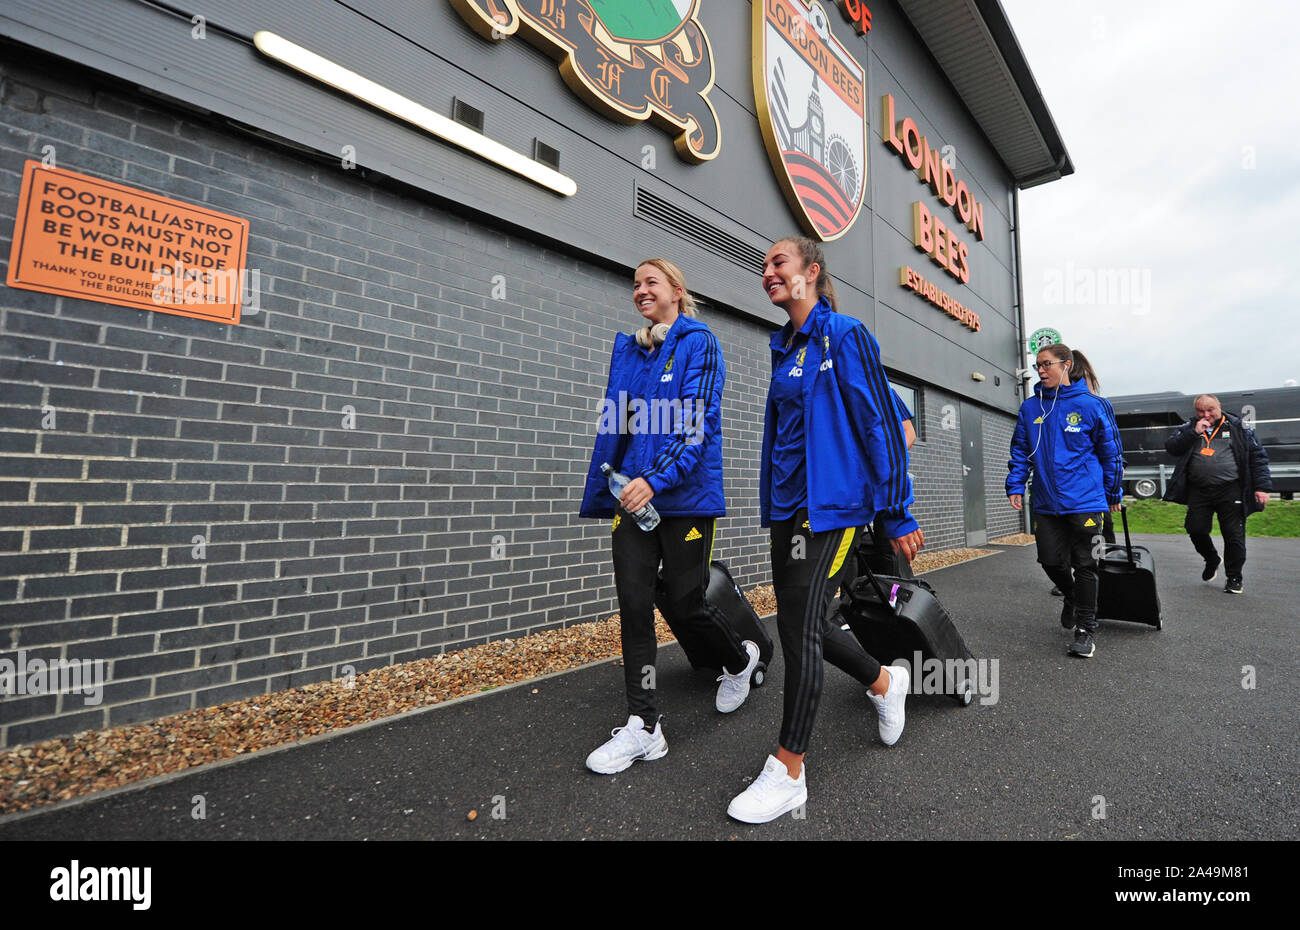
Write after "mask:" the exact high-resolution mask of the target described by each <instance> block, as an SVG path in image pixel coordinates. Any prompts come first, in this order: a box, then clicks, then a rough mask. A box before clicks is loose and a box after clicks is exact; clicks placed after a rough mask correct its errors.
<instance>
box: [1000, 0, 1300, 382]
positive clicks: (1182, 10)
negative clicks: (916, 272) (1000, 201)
mask: <svg viewBox="0 0 1300 930" xmlns="http://www.w3.org/2000/svg"><path fill="white" fill-rule="evenodd" d="M1004 6H1005V8H1006V10H1007V15H1008V17H1009V19H1010V21H1011V24H1012V27H1013V28H1014V29H1015V31H1016V35H1017V37H1018V38H1019V40H1020V44H1021V46H1022V48H1023V49H1024V51H1025V55H1026V57H1027V58H1028V59H1029V63H1030V66H1031V68H1032V69H1033V72H1034V76H1035V78H1036V79H1037V80H1038V84H1039V86H1040V88H1041V89H1042V91H1043V95H1044V97H1045V98H1046V100H1047V104H1048V107H1049V108H1050V109H1051V111H1052V115H1053V116H1054V118H1055V119H1056V123H1057V126H1058V127H1059V128H1060V130H1061V134H1062V136H1063V138H1064V139H1065V144H1066V147H1067V148H1068V149H1069V151H1070V154H1071V157H1072V159H1073V161H1074V164H1075V169H1076V174H1075V175H1074V176H1072V177H1069V178H1066V179H1064V180H1062V181H1057V182H1054V183H1052V184H1046V185H1043V186H1041V187H1036V188H1032V189H1030V190H1028V191H1024V192H1023V193H1022V194H1021V226H1022V229H1021V239H1022V247H1023V254H1024V276H1025V282H1024V285H1025V286H1024V290H1025V317H1026V321H1027V324H1028V326H1029V329H1030V331H1033V330H1034V329H1036V328H1038V327H1039V326H1045V325H1047V326H1053V327H1054V328H1056V329H1058V330H1060V331H1061V334H1062V337H1063V338H1064V340H1065V341H1066V343H1068V344H1070V345H1077V346H1078V347H1079V348H1082V349H1085V350H1086V351H1087V352H1088V354H1089V357H1090V358H1091V359H1092V360H1093V362H1094V364H1095V365H1096V367H1097V369H1098V372H1099V374H1100V375H1101V378H1102V381H1103V384H1104V387H1105V390H1106V392H1107V393H1108V394H1111V395H1117V394H1127V393H1138V392H1145V391H1162V390H1179V391H1184V392H1189V393H1195V392H1199V391H1204V390H1210V391H1216V390H1222V391H1227V390H1241V389H1250V388H1260V387H1276V386H1280V385H1282V384H1283V382H1284V381H1285V380H1286V379H1288V378H1297V377H1300V361H1298V359H1300V325H1296V324H1297V323H1298V322H1300V272H1297V268H1300V224H1298V223H1297V220H1296V217H1297V216H1300V172H1297V171H1296V167H1297V163H1298V161H1300V160H1298V159H1297V158H1296V154H1295V150H1296V144H1297V140H1300V107H1297V106H1296V105H1295V104H1294V102H1293V101H1292V100H1291V99H1290V98H1291V95H1292V88H1293V86H1294V84H1295V65H1294V58H1295V52H1294V50H1293V49H1292V48H1290V47H1289V46H1290V42H1291V40H1290V37H1289V36H1290V30H1289V28H1284V24H1288V23H1291V22H1293V19H1294V12H1293V9H1292V7H1291V6H1290V4H1289V3H1281V2H1274V3H1267V2H1256V3H1251V4H1249V5H1243V6H1241V7H1234V8H1233V9H1232V10H1231V12H1228V11H1227V10H1226V9H1225V8H1224V7H1223V6H1222V5H1213V4H1210V3H1208V2H1205V0H1201V2H1197V3H1184V2H1151V3H1143V4H1141V5H1129V4H1125V3H1119V2H1115V0H1100V2H1094V3H1091V4H1088V5H1086V6H1084V5H1075V4H1068V5H1067V4H1058V3H1051V4H1044V3H1040V2H1036V0H1004ZM1090 280H1091V282H1092V285H1093V286H1092V287H1091V290H1090V289H1089V287H1088V284H1089V281H1090ZM1122 282H1128V284H1129V285H1130V286H1129V287H1128V290H1127V293H1125V292H1124V291H1123V289H1122V288H1120V287H1119V284H1120V283H1122ZM1144 283H1145V284H1146V285H1147V286H1146V287H1145V288H1144V287H1143V284H1144ZM1144 297H1146V298H1149V299H1148V300H1143V299H1142V298H1144Z"/></svg>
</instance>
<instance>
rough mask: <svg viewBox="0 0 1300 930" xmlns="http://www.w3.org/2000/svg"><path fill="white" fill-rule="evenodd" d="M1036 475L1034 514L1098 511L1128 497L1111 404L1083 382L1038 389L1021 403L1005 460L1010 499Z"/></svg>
mask: <svg viewBox="0 0 1300 930" xmlns="http://www.w3.org/2000/svg"><path fill="white" fill-rule="evenodd" d="M1031 467H1032V468H1033V471H1034V497H1033V505H1034V512H1035V513H1046V514H1057V515H1059V514H1069V513H1098V512H1100V511H1103V510H1107V509H1109V507H1110V506H1111V505H1113V504H1118V503H1119V502H1120V498H1121V497H1122V496H1123V494H1124V483H1123V479H1124V458H1123V450H1122V448H1121V446H1120V439H1119V427H1118V426H1117V425H1116V423H1115V410H1114V408H1112V407H1111V405H1110V401H1108V400H1106V398H1104V397H1098V396H1097V395H1095V394H1093V393H1092V392H1090V391H1089V390H1088V385H1087V384H1086V383H1085V382H1083V381H1077V382H1074V383H1072V384H1067V385H1066V386H1065V387H1063V388H1061V389H1060V391H1059V393H1058V392H1057V391H1056V390H1045V389H1044V388H1043V382H1041V381H1039V382H1038V384H1036V385H1034V396H1033V397H1031V398H1030V399H1029V400H1027V401H1025V402H1024V403H1023V404H1021V405H1020V416H1019V417H1018V418H1017V420H1016V431H1015V434H1014V435H1013V436H1012V437H1011V460H1010V461H1009V462H1007V468H1008V469H1009V472H1008V474H1007V485H1006V487H1007V496H1008V497H1010V496H1011V495H1012V494H1024V493H1025V484H1026V482H1027V481H1028V480H1029V470H1030V468H1031Z"/></svg>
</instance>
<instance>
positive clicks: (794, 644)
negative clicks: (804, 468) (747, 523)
mask: <svg viewBox="0 0 1300 930" xmlns="http://www.w3.org/2000/svg"><path fill="white" fill-rule="evenodd" d="M771 534H772V586H773V587H774V588H775V589H776V625H777V629H778V631H779V632H780V635H781V655H782V660H783V661H784V663H785V705H784V710H783V712H782V715H781V746H782V748H784V749H786V750H788V751H790V752H794V753H803V752H805V751H806V750H807V748H808V739H809V737H810V736H811V735H812V726H813V720H814V718H815V717H816V716H817V703H818V701H819V700H820V699H821V692H822V673H823V669H824V662H823V637H824V636H825V635H826V616H827V608H828V607H829V606H830V602H831V598H833V597H834V596H835V592H836V591H838V590H839V586H840V582H841V581H845V580H847V575H848V574H849V571H850V565H851V563H852V547H853V543H854V542H855V541H856V538H857V531H856V530H855V529H854V528H852V527H847V528H845V529H839V530H829V531H827V532H824V533H814V532H812V530H811V529H810V528H809V526H808V512H807V511H806V510H800V511H798V512H797V513H796V514H795V515H794V517H793V518H791V519H789V520H779V521H773V523H772V526H771ZM832 635H834V634H832ZM845 635H847V634H845ZM842 638H843V637H837V638H836V639H837V643H838V642H839V641H840V640H841V639H842ZM849 651H850V652H852V650H851V649H850V650H849ZM858 651H859V652H861V656H855V658H856V659H857V660H858V662H855V663H854V664H855V666H856V665H857V664H860V660H861V658H862V657H865V658H866V662H867V663H870V662H871V661H872V660H871V659H870V657H869V656H866V653H865V652H864V651H861V650H858ZM827 658H829V656H827ZM836 664H840V663H839V662H837V663H836ZM841 667H842V668H844V669H845V671H849V672H850V674H854V672H855V669H854V668H849V667H846V666H845V665H841ZM859 674H864V673H863V672H861V671H859V672H858V673H857V674H854V677H858V676H859ZM865 674H869V672H866V673H865ZM876 675H879V668H877V670H876ZM875 677H876V676H872V680H873V681H874V680H875ZM864 683H865V682H864Z"/></svg>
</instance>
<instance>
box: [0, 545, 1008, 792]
mask: <svg viewBox="0 0 1300 930" xmlns="http://www.w3.org/2000/svg"><path fill="white" fill-rule="evenodd" d="M993 551H994V550H991V549H945V550H942V551H939V552H927V553H922V554H921V555H919V556H917V558H916V560H915V561H914V562H913V563H912V567H913V570H914V571H916V572H917V573H918V574H920V573H922V572H927V571H933V570H935V569H936V568H944V567H946V566H948V565H954V564H956V563H957V562H964V561H966V560H967V559H973V558H977V557H979V556H981V555H989V554H992V552H993ZM748 596H749V601H750V603H751V604H752V605H753V606H754V609H755V610H756V611H757V612H758V614H759V616H767V615H769V614H772V613H775V611H776V596H775V594H774V593H773V591H772V586H771V585H763V586H761V587H757V588H753V589H751V590H750V591H749V594H748ZM655 631H656V634H657V636H658V639H659V642H661V643H668V642H673V635H672V633H671V632H670V631H669V629H668V625H667V624H666V623H665V622H664V620H663V618H662V617H661V616H660V615H659V614H658V613H657V612H656V614H655ZM620 654H621V646H620V639H619V618H618V615H617V614H615V615H614V616H612V617H609V618H607V619H605V620H597V621H594V622H591V623H579V624H575V625H573V626H570V627H566V628H564V629H560V630H546V631H544V632H541V633H534V634H532V635H531V636H524V637H520V638H517V639H501V640H496V641H494V642H490V643H485V644H483V645H480V646H473V647H470V648H468V649H460V650H457V651H455V652H448V653H444V654H443V655H438V656H433V657H431V658H428V659H419V660H417V661H415V662H405V663H403V664H401V665H393V666H388V667H386V668H381V669H375V670H374V671H370V672H365V673H363V674H361V675H358V676H356V678H355V679H353V680H352V681H351V682H349V681H347V680H346V679H338V680H334V681H323V682H317V683H315V684H310V685H304V686H303V687H301V688H292V689H290V690H287V691H278V692H276V693H274V694H263V695H258V696H257V697H251V698H245V699H243V700H240V701H231V702H230V703H227V704H220V705H217V706H215V707H201V708H197V709H195V710H189V711H185V712H184V713H180V714H174V715H172V716H170V717H163V718H161V719H159V720H154V721H151V722H149V723H141V724H132V725H129V726H122V727H114V728H112V729H106V730H86V731H84V732H82V733H77V734H75V735H73V736H64V737H59V738H57V739H49V740H44V741H43V742H39V743H30V744H28V745H25V746H17V747H15V748H13V749H9V750H5V751H2V752H0V814H11V813H15V812H18V811H26V810H32V809H33V808H37V807H42V806H44V805H48V804H54V803H56V802H58V801H66V800H69V799H70V798H76V797H82V796H83V795H87V794H93V793H95V792H97V791H103V790H105V789H108V788H115V787H119V786H121V785H127V784H131V783H132V782H136V781H141V780H143V779H146V778H153V777H155V776H158V775H164V774H167V773H170V772H179V771H183V770H184V769H187V768H190V767H192V766H197V765H203V764H205V763H209V762H217V761H220V760H222V759H229V758H232V757H234V756H240V755H245V754H247V753H251V752H257V751H258V750H259V749H266V748H269V747H271V746H277V745H280V744H282V743H286V742H293V741H296V740H300V739H305V738H306V737H309V736H316V735H318V734H320V733H327V732H329V731H331V730H337V729H341V728H344V727H349V726H352V725H353V724H357V723H362V722H365V721H368V720H376V719H379V718H382V717H388V716H391V715H393V714H397V713H401V712H403V711H408V710H412V709H414V708H418V707H424V706H427V705H431V704H439V703H442V702H443V701H447V700H450V699H452V698H458V697H464V696H465V695H468V694H474V693H475V692H480V691H489V690H491V689H493V688H497V687H500V686H502V685H507V684H514V683H516V682H520V681H526V680H528V679H530V678H536V677H538V676H540V675H546V674H550V673H553V672H561V671H565V670H567V669H571V668H577V667H579V666H582V665H587V664H589V663H591V662H598V661H600V660H602V659H612V658H617V657H618V656H619V655H620Z"/></svg>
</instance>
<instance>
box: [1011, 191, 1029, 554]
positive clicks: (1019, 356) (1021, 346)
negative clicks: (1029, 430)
mask: <svg viewBox="0 0 1300 930" xmlns="http://www.w3.org/2000/svg"><path fill="white" fill-rule="evenodd" d="M1011 222H1012V224H1013V225H1012V232H1013V234H1014V242H1015V263H1016V367H1015V370H1016V371H1017V372H1019V371H1020V367H1021V366H1020V363H1021V362H1022V361H1023V360H1024V358H1025V339H1026V335H1025V288H1024V280H1023V279H1024V268H1023V267H1022V265H1021V263H1020V187H1019V186H1016V187H1013V188H1012V189H1011ZM1016 380H1017V381H1018V382H1019V385H1018V390H1017V393H1018V394H1019V395H1020V399H1021V400H1022V401H1025V400H1028V399H1029V381H1028V380H1027V379H1025V378H1021V377H1020V376H1019V375H1017V376H1016ZM1020 522H1021V526H1022V528H1023V532H1025V533H1028V532H1029V509H1028V508H1025V509H1024V510H1022V511H1020Z"/></svg>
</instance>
